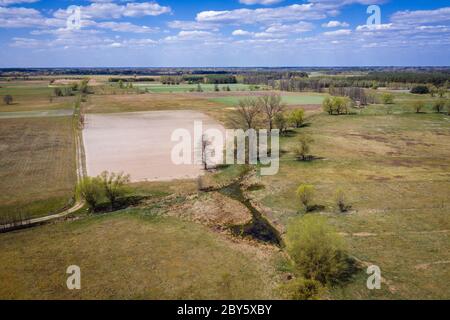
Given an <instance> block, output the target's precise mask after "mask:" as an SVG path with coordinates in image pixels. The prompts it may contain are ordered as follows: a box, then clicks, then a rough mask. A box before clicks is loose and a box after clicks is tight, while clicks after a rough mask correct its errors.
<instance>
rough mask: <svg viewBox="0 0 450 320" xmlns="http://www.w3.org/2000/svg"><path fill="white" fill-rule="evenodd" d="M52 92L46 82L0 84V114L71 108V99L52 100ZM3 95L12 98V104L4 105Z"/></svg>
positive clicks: (54, 98)
mask: <svg viewBox="0 0 450 320" xmlns="http://www.w3.org/2000/svg"><path fill="white" fill-rule="evenodd" d="M53 90H54V88H52V87H50V86H49V82H48V81H11V82H0V98H1V99H2V100H1V101H0V113H2V112H21V111H42V110H59V109H70V108H72V104H73V99H72V98H71V97H53V98H52V95H53ZM5 95H11V96H12V98H13V102H12V104H10V105H6V104H4V102H3V97H4V96H5Z"/></svg>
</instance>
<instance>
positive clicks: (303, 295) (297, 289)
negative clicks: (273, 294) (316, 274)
mask: <svg viewBox="0 0 450 320" xmlns="http://www.w3.org/2000/svg"><path fill="white" fill-rule="evenodd" d="M325 291H326V290H325V288H324V287H323V286H322V284H321V283H320V282H319V281H316V280H312V279H304V278H297V279H294V280H292V281H290V282H288V283H286V284H284V285H283V286H282V287H281V295H282V296H283V298H285V299H289V300H318V299H320V298H321V296H323V294H324V293H325Z"/></svg>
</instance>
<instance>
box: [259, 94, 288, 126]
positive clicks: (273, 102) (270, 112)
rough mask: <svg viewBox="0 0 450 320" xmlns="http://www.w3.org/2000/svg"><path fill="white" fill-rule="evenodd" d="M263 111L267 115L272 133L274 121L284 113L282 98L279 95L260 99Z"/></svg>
mask: <svg viewBox="0 0 450 320" xmlns="http://www.w3.org/2000/svg"><path fill="white" fill-rule="evenodd" d="M259 103H260V105H261V109H262V111H263V112H264V113H265V114H266V120H267V124H268V127H269V130H270V131H271V130H272V129H273V121H274V118H275V116H276V115H277V114H278V113H281V112H283V109H284V104H283V103H282V102H281V96H280V95H278V94H272V95H266V96H263V97H261V98H259Z"/></svg>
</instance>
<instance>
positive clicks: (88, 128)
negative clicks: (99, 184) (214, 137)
mask: <svg viewBox="0 0 450 320" xmlns="http://www.w3.org/2000/svg"><path fill="white" fill-rule="evenodd" d="M194 121H202V123H203V127H204V130H206V129H210V128H216V129H219V130H221V131H222V132H223V131H224V128H223V127H222V126H221V125H220V124H219V123H217V122H215V121H214V120H213V119H211V118H210V117H208V116H206V115H205V114H203V113H200V112H195V111H185V110H183V111H152V112H130V113H113V114H88V115H86V125H85V129H84V131H83V139H84V147H85V153H86V166H87V172H88V175H89V176H97V175H99V174H100V173H101V172H102V171H104V170H108V171H110V172H121V171H123V172H125V173H128V174H130V175H131V180H132V181H133V182H139V181H169V180H175V179H191V178H196V177H198V176H199V175H201V174H202V173H203V170H202V167H201V165H195V164H191V165H185V164H182V165H176V164H174V163H173V162H172V160H171V152H172V148H173V147H174V146H175V145H177V142H172V141H171V136H172V133H173V131H175V130H176V129H186V130H188V131H189V132H190V134H191V136H192V139H194ZM200 139H201V136H200ZM193 144H194V142H193ZM193 154H194V150H193V148H192V152H191V156H192V157H193Z"/></svg>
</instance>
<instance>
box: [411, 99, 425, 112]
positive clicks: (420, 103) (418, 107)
mask: <svg viewBox="0 0 450 320" xmlns="http://www.w3.org/2000/svg"><path fill="white" fill-rule="evenodd" d="M413 106H414V110H415V111H416V113H421V112H422V109H423V108H425V102H423V101H416V102H414V105H413Z"/></svg>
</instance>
